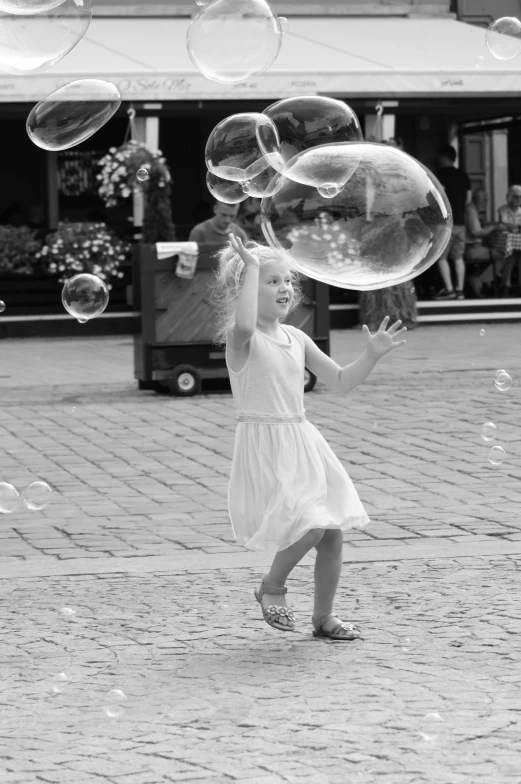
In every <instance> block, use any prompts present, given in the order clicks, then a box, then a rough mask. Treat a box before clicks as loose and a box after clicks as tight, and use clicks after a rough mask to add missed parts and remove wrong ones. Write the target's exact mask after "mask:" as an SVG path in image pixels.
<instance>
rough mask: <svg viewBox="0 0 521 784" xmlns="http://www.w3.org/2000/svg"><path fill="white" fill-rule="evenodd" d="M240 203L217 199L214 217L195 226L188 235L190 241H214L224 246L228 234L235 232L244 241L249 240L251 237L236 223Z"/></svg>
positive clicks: (198, 242) (199, 242)
mask: <svg viewBox="0 0 521 784" xmlns="http://www.w3.org/2000/svg"><path fill="white" fill-rule="evenodd" d="M238 211H239V205H238V204H224V202H222V201H218V200H217V199H216V200H215V204H214V207H213V218H209V220H205V221H203V222H202V223H198V224H197V226H194V228H193V229H192V231H191V232H190V236H189V237H188V241H189V242H197V244H198V245H202V244H204V243H212V244H215V245H220V246H221V247H223V246H224V245H226V243H227V242H228V234H235V236H236V237H240V238H241V240H242V241H243V242H247V241H248V239H249V237H248V235H247V234H246V232H245V231H244V229H241V227H240V226H238V225H237V223H235V220H236V218H237V213H238Z"/></svg>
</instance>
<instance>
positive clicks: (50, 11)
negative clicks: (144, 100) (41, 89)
mask: <svg viewBox="0 0 521 784" xmlns="http://www.w3.org/2000/svg"><path fill="white" fill-rule="evenodd" d="M92 6H93V0H0V71H3V72H4V73H9V74H15V75H17V76H25V75H27V74H34V73H38V72H41V71H46V70H47V69H48V68H51V66H53V65H55V64H56V63H57V62H59V61H60V60H61V59H62V58H63V57H65V55H67V54H68V53H69V52H70V51H71V50H72V49H74V47H75V46H76V45H77V44H78V43H79V42H80V40H81V39H82V38H83V36H84V35H85V33H86V32H87V30H88V28H89V25H90V22H91V19H92ZM120 105H121V95H120V93H119V90H118V89H117V88H116V87H115V86H114V85H113V84H111V83H110V82H107V81H105V80H103V79H78V80H76V81H72V82H69V83H68V84H65V85H64V86H62V87H60V88H58V89H57V90H54V91H53V92H52V93H50V94H49V95H48V96H47V97H46V98H44V99H43V100H42V101H40V102H39V103H38V104H36V106H35V107H34V108H33V109H32V110H31V112H30V114H29V116H28V118H27V123H26V128H27V133H28V135H29V138H30V139H31V140H32V141H33V142H34V144H36V145H37V146H38V147H41V148H42V149H43V150H53V151H56V150H68V149H69V148H70V147H74V146H75V145H77V144H81V143H82V142H84V141H85V140H86V139H88V138H89V137H90V136H92V135H93V134H94V133H96V131H98V130H99V129H100V128H101V127H102V126H103V125H105V123H106V122H108V120H109V119H110V118H111V117H112V116H113V115H114V113H115V112H116V111H117V110H118V109H119V106H120Z"/></svg>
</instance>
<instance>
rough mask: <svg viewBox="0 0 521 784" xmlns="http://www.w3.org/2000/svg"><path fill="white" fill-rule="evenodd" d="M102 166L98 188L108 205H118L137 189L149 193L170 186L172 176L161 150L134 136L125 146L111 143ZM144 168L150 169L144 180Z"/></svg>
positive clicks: (100, 163)
mask: <svg viewBox="0 0 521 784" xmlns="http://www.w3.org/2000/svg"><path fill="white" fill-rule="evenodd" d="M99 166H100V167H101V172H100V173H99V174H98V176H97V179H98V181H99V182H100V187H99V191H98V192H99V195H100V197H101V198H102V199H103V201H104V202H105V205H106V206H107V207H116V206H117V205H118V204H120V203H121V202H122V201H124V200H125V199H128V198H129V197H130V196H132V193H133V192H134V191H136V190H143V191H144V192H145V193H146V192H147V191H149V190H155V189H157V188H166V187H167V185H168V184H169V183H170V182H171V179H172V178H171V176H170V171H169V170H168V166H167V164H166V160H165V158H164V157H163V154H162V152H161V150H157V151H156V152H152V151H151V150H149V149H148V147H147V146H146V144H143V143H142V142H137V141H134V140H130V141H128V142H125V144H122V145H121V147H111V148H110V150H109V152H108V153H107V155H105V156H104V157H103V158H102V159H101V160H100V162H99ZM140 169H144V170H145V171H146V178H145V179H144V180H143V181H140V179H139V178H138V176H137V175H138V171H139V170H140Z"/></svg>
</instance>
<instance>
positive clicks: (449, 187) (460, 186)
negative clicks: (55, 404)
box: [434, 144, 472, 299]
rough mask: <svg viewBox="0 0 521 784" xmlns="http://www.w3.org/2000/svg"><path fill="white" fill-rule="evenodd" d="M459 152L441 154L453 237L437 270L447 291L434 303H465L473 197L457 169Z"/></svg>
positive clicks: (451, 150) (447, 149)
mask: <svg viewBox="0 0 521 784" xmlns="http://www.w3.org/2000/svg"><path fill="white" fill-rule="evenodd" d="M455 161H456V150H455V149H454V147H452V146H451V145H450V144H447V145H446V146H445V147H442V148H441V149H440V150H439V151H438V162H439V164H440V169H441V170H440V173H439V175H438V179H439V181H440V183H441V184H442V185H443V187H444V189H445V194H446V196H447V199H448V201H449V204H450V206H451V209H452V220H453V226H452V234H451V238H450V241H449V244H448V245H447V247H446V248H445V250H444V251H443V253H442V255H441V257H440V258H439V259H438V269H439V271H440V274H441V277H442V279H443V283H444V284H445V285H444V287H443V288H442V289H441V291H439V292H438V293H437V294H436V296H435V297H434V299H465V295H464V293H463V287H464V285H465V261H464V259H463V254H464V252H465V210H466V207H467V204H469V203H470V201H471V197H472V193H471V186H470V180H469V177H468V175H467V174H466V173H465V172H464V171H462V170H461V169H458V168H456V166H455V165H454V164H455ZM449 258H451V259H452V261H453V262H454V266H455V268H456V281H457V285H456V290H454V287H453V285H452V278H451V274H450V266H449V261H448V260H449Z"/></svg>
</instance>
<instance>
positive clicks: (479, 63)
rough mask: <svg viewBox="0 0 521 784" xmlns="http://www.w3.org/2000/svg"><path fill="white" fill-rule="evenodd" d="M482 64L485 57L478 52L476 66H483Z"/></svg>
mask: <svg viewBox="0 0 521 784" xmlns="http://www.w3.org/2000/svg"><path fill="white" fill-rule="evenodd" d="M484 65H485V58H484V57H483V55H481V54H480V55H478V57H476V68H483V66H484Z"/></svg>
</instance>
